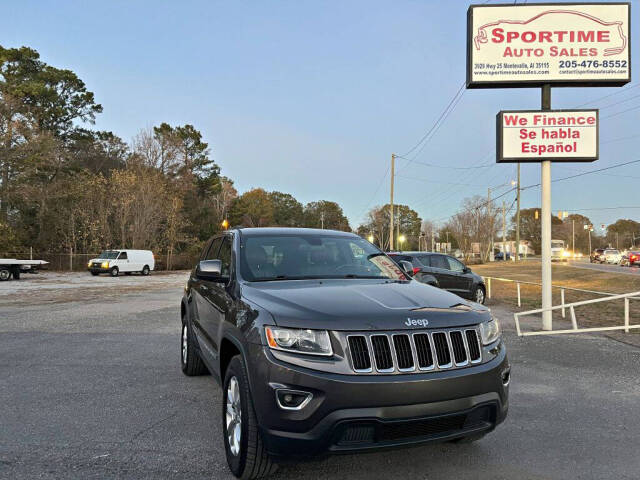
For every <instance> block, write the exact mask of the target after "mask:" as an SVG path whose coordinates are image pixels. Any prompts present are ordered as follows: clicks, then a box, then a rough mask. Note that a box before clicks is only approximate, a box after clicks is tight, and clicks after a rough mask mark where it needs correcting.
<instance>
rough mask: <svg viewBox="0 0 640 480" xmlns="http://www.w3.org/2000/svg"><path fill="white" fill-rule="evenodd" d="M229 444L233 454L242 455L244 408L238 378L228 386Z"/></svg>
mask: <svg viewBox="0 0 640 480" xmlns="http://www.w3.org/2000/svg"><path fill="white" fill-rule="evenodd" d="M225 417H226V418H225V419H226V426H227V442H228V444H229V450H230V451H231V454H232V455H234V456H237V455H238V454H239V453H240V439H241V436H242V407H241V404H240V388H239V385H238V380H237V379H236V377H231V379H230V380H229V384H228V385H227V413H226V416H225Z"/></svg>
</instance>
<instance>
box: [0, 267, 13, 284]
mask: <svg viewBox="0 0 640 480" xmlns="http://www.w3.org/2000/svg"><path fill="white" fill-rule="evenodd" d="M9 278H11V272H10V271H9V269H8V268H0V281H2V282H6V281H7V280H9Z"/></svg>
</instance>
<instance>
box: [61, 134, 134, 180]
mask: <svg viewBox="0 0 640 480" xmlns="http://www.w3.org/2000/svg"><path fill="white" fill-rule="evenodd" d="M68 149H69V152H70V155H71V158H72V160H71V165H72V168H75V169H78V170H79V169H87V170H89V171H90V172H92V173H102V174H103V175H109V172H110V171H111V170H114V169H122V168H124V167H125V165H126V161H127V158H128V156H129V146H128V145H127V144H126V143H125V142H123V141H122V139H121V138H120V137H118V136H117V135H114V134H113V133H112V132H94V131H92V130H86V129H78V130H77V131H75V132H74V133H72V134H71V135H70V138H69V142H68Z"/></svg>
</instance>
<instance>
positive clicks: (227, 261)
mask: <svg viewBox="0 0 640 480" xmlns="http://www.w3.org/2000/svg"><path fill="white" fill-rule="evenodd" d="M231 241H232V239H231V237H229V236H227V237H225V238H224V241H223V243H222V246H221V247H220V252H219V253H218V258H219V259H220V260H221V261H222V269H221V271H220V273H221V275H222V276H223V277H228V276H229V275H230V274H231Z"/></svg>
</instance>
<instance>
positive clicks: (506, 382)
mask: <svg viewBox="0 0 640 480" xmlns="http://www.w3.org/2000/svg"><path fill="white" fill-rule="evenodd" d="M510 381H511V369H510V368H508V369H506V370H505V371H504V372H502V385H504V386H505V387H506V386H507V385H509V382H510Z"/></svg>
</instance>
